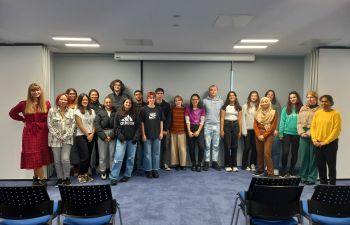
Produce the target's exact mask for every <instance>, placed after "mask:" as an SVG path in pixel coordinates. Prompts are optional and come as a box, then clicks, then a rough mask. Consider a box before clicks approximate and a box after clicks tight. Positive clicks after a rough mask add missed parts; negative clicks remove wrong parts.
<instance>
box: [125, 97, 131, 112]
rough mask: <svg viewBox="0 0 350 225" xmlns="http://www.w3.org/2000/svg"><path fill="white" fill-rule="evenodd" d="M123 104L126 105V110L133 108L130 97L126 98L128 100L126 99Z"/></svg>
mask: <svg viewBox="0 0 350 225" xmlns="http://www.w3.org/2000/svg"><path fill="white" fill-rule="evenodd" d="M123 106H124V109H125V110H126V111H129V110H130V109H131V107H132V101H131V100H130V99H126V100H125V101H124V104H123Z"/></svg>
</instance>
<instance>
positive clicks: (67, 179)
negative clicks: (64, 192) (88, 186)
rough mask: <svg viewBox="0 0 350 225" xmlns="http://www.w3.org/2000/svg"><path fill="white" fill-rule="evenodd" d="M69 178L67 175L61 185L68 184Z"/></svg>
mask: <svg viewBox="0 0 350 225" xmlns="http://www.w3.org/2000/svg"><path fill="white" fill-rule="evenodd" d="M70 184H71V183H70V178H69V177H67V178H66V179H65V180H63V185H70Z"/></svg>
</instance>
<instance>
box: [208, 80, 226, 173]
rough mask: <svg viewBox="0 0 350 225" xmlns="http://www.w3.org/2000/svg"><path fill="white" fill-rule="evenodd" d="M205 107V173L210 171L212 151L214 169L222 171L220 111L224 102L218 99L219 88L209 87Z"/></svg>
mask: <svg viewBox="0 0 350 225" xmlns="http://www.w3.org/2000/svg"><path fill="white" fill-rule="evenodd" d="M203 105H204V108H205V111H206V113H207V114H206V116H205V124H204V138H205V146H206V148H205V159H204V160H205V161H204V167H203V170H204V171H208V169H209V163H210V150H211V146H213V149H212V167H213V168H214V169H215V170H217V171H220V170H221V168H220V166H219V164H218V159H219V144H220V110H221V107H222V106H223V105H224V101H223V100H222V99H221V98H219V97H218V87H217V86H216V85H211V86H210V87H209V96H208V97H206V98H205V99H204V100H203Z"/></svg>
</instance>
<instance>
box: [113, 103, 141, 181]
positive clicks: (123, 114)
mask: <svg viewBox="0 0 350 225" xmlns="http://www.w3.org/2000/svg"><path fill="white" fill-rule="evenodd" d="M114 134H115V137H116V145H117V146H116V149H115V155H114V160H113V165H112V167H111V173H110V175H109V178H110V179H111V185H117V183H118V180H119V177H122V178H121V180H120V181H121V182H127V181H128V180H129V178H130V177H131V173H132V171H133V168H134V159H135V152H136V147H137V142H138V141H139V139H140V121H139V119H138V117H137V115H136V112H135V110H134V108H133V102H132V99H131V98H130V97H127V98H126V99H124V100H123V103H122V107H121V110H119V111H118V112H117V113H116V116H115V121H114ZM125 152H126V154H127V161H126V168H125V172H124V174H123V175H122V176H120V169H121V166H122V164H123V159H124V155H125Z"/></svg>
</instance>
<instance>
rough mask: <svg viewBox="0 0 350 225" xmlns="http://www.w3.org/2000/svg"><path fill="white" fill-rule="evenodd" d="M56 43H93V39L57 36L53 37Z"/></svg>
mask: <svg viewBox="0 0 350 225" xmlns="http://www.w3.org/2000/svg"><path fill="white" fill-rule="evenodd" d="M52 39H53V40H55V41H92V38H91V37H62V36H55V37H52Z"/></svg>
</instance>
